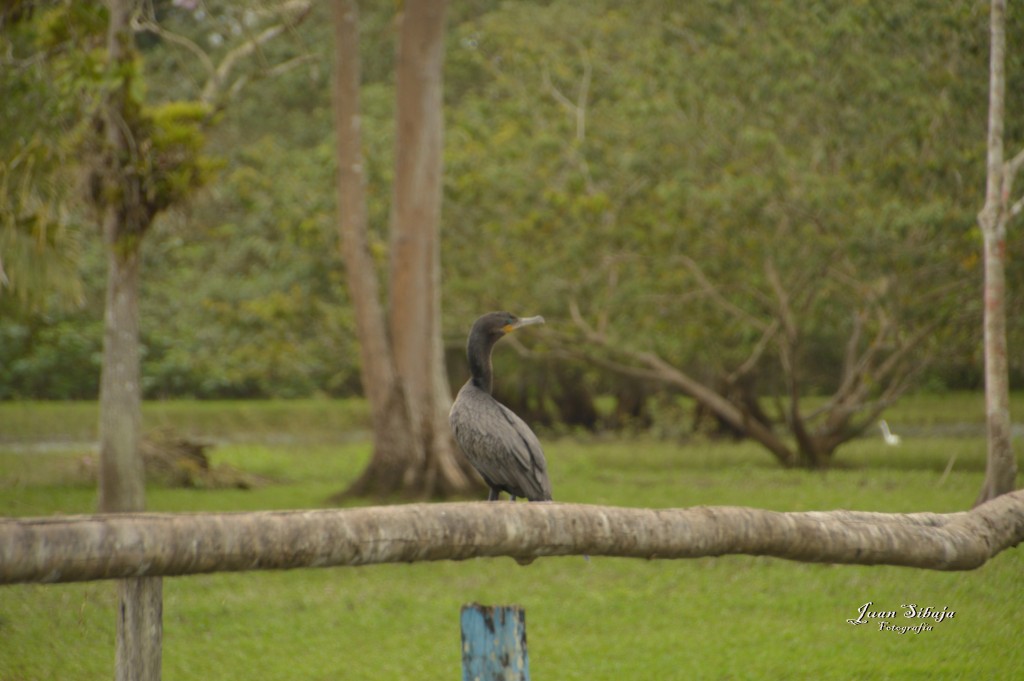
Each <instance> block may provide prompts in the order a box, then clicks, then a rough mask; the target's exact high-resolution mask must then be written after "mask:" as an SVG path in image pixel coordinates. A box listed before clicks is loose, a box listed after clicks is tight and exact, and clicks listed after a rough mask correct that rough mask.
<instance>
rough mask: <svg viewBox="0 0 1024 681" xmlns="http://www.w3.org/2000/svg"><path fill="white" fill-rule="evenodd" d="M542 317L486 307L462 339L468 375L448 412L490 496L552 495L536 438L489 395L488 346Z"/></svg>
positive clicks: (492, 498) (548, 497) (490, 498)
mask: <svg viewBox="0 0 1024 681" xmlns="http://www.w3.org/2000/svg"><path fill="white" fill-rule="evenodd" d="M543 323H544V318H543V317H539V316H538V317H527V318H525V319H520V318H519V317H516V316H515V315H513V314H510V313H508V312H489V313H488V314H485V315H484V316H482V317H480V318H479V319H477V320H476V321H475V322H474V323H473V328H472V330H470V332H469V341H468V342H467V344H466V354H467V355H468V356H469V371H470V373H471V374H472V376H471V378H470V379H469V380H468V381H467V382H466V385H464V386H462V389H461V390H459V394H458V396H457V397H456V398H455V404H453V405H452V410H451V413H450V414H449V416H448V418H449V421H450V422H451V426H452V431H453V432H454V433H455V441H456V442H458V443H459V448H460V449H461V450H462V453H463V454H465V455H466V458H467V459H469V462H470V463H471V464H473V467H474V468H476V469H477V471H479V472H480V475H482V476H483V478H484V482H486V483H487V486H488V487H490V488H491V491H490V494H488V496H487V500H488V501H496V500H497V499H498V495H499V494H500V493H501V492H508V494H509V495H510V496H511V497H512V501H515V500H516V497H526V498H527V499H529V500H530V501H551V481H550V480H548V465H547V462H546V461H545V460H544V452H543V451H542V450H541V447H540V441H539V440H538V439H537V436H536V435H535V434H534V432H533V431H532V430H530V427H529V426H528V425H526V423H525V422H524V421H523V420H522V419H521V418H519V417H518V416H516V415H515V414H514V413H512V410H511V409H509V408H508V407H506V406H505V405H503V404H501V403H500V402H498V401H497V400H496V399H494V398H493V397H492V396H491V349H492V348H493V347H494V344H495V343H497V342H498V341H499V340H500V339H501V338H502V337H503V336H504V335H505V334H507V333H511V332H512V331H514V330H515V329H518V328H519V327H521V326H528V325H530V324H543Z"/></svg>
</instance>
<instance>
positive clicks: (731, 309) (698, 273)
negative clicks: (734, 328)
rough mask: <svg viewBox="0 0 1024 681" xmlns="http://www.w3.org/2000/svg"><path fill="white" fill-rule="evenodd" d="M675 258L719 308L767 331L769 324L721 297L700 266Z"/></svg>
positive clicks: (684, 257)
mask: <svg viewBox="0 0 1024 681" xmlns="http://www.w3.org/2000/svg"><path fill="white" fill-rule="evenodd" d="M676 258H678V259H679V261H680V262H682V263H683V265H685V266H686V269H688V270H689V271H690V274H692V275H693V278H694V279H696V280H697V283H698V284H700V286H701V288H702V289H703V290H704V292H705V293H706V294H707V295H708V296H709V297H710V298H711V299H712V300H714V301H715V302H716V303H718V305H719V307H721V308H722V309H723V310H725V311H726V312H728V313H729V314H731V315H732V316H734V317H736V318H737V319H739V320H741V321H744V322H746V323H748V324H751V325H753V326H754V328H756V329H759V330H761V331H766V330H767V329H768V327H769V326H770V325H769V324H767V323H765V322H764V321H762V320H760V319H758V318H757V317H755V316H754V315H752V314H750V313H749V312H747V311H746V310H744V309H743V308H741V307H740V306H738V305H736V304H735V303H733V302H732V301H731V300H729V299H728V298H726V297H725V296H724V295H722V292H721V291H719V290H718V287H717V286H715V285H714V284H713V283H712V282H711V280H710V279H708V277H707V275H706V274H704V270H702V269H701V267H700V265H698V264H697V262H696V261H695V260H694V259H693V258H691V257H689V256H687V255H682V254H679V255H677V256H676Z"/></svg>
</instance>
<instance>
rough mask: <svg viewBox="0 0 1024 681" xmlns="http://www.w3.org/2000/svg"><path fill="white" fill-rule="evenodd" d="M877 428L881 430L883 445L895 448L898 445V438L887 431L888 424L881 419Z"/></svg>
mask: <svg viewBox="0 0 1024 681" xmlns="http://www.w3.org/2000/svg"><path fill="white" fill-rule="evenodd" d="M878 427H879V428H881V429H882V439H883V440H885V444H887V445H890V446H892V447H895V446H896V445H898V444H899V443H900V436H899V435H896V434H895V433H893V432H892V431H891V430H889V424H888V423H886V422H885V419H882V420H881V421H879V422H878Z"/></svg>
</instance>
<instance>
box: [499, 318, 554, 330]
mask: <svg viewBox="0 0 1024 681" xmlns="http://www.w3.org/2000/svg"><path fill="white" fill-rule="evenodd" d="M543 323H544V318H543V317H541V316H540V315H537V316H536V317H523V318H522V319H520V320H519V321H518V322H516V323H515V324H506V325H505V326H503V327H501V330H502V331H504V332H505V333H512V332H513V331H515V330H516V329H518V328H519V327H522V326H530V325H531V324H543Z"/></svg>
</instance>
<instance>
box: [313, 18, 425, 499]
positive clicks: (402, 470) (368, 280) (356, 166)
mask: <svg viewBox="0 0 1024 681" xmlns="http://www.w3.org/2000/svg"><path fill="white" fill-rule="evenodd" d="M332 11H333V19H334V29H335V80H334V107H335V108H334V115H335V124H334V127H335V130H336V138H337V141H336V144H337V159H338V213H339V216H338V231H339V235H340V237H341V251H342V257H343V259H344V262H345V275H346V280H347V283H348V290H349V294H350V297H351V299H352V307H353V310H354V311H355V319H356V334H357V337H358V339H359V353H360V361H361V372H360V373H361V377H362V382H363V392H364V394H365V395H366V399H367V401H369V403H370V413H371V416H372V420H373V451H374V455H373V458H372V459H371V461H370V464H369V466H367V468H366V470H365V471H364V472H363V475H362V476H360V478H359V479H358V480H357V481H356V482H355V483H354V484H353V485H352V487H351V488H349V490H347V492H346V493H349V494H353V495H356V496H367V495H374V496H383V495H387V494H392V493H395V492H396V491H399V490H401V489H402V488H403V487H404V481H405V477H406V472H407V470H408V468H409V467H408V465H407V462H406V458H407V453H408V452H410V451H414V450H415V448H416V443H415V441H414V439H413V437H412V430H411V427H410V422H409V413H408V410H407V409H406V406H405V396H404V395H403V392H402V386H401V384H400V382H399V379H398V375H397V373H396V371H395V367H394V364H393V363H392V361H391V343H390V340H389V338H388V334H387V328H386V325H385V314H384V310H383V309H382V306H381V297H380V291H379V286H378V282H377V271H376V268H375V266H374V263H373V256H372V255H371V254H370V248H369V244H368V241H367V228H368V218H367V209H366V170H365V165H364V161H363V152H362V133H361V125H360V114H359V112H360V105H359V81H360V75H359V74H360V61H359V10H358V6H357V3H356V1H355V0H336V1H335V2H334V3H332Z"/></svg>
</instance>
